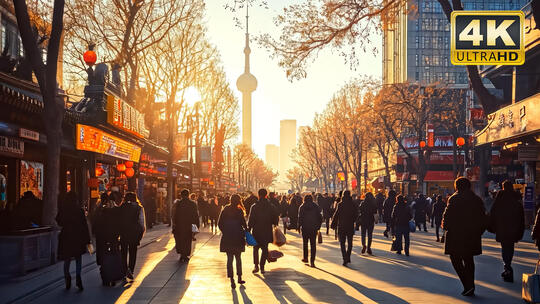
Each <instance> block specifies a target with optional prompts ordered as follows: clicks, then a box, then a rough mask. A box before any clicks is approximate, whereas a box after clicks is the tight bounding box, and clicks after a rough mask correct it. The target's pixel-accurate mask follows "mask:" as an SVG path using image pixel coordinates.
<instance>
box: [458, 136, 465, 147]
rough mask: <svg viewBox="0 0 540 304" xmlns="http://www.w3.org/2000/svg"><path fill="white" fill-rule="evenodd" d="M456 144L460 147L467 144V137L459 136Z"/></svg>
mask: <svg viewBox="0 0 540 304" xmlns="http://www.w3.org/2000/svg"><path fill="white" fill-rule="evenodd" d="M456 144H457V145H458V146H459V147H461V146H463V145H465V138H463V137H458V138H457V139H456Z"/></svg>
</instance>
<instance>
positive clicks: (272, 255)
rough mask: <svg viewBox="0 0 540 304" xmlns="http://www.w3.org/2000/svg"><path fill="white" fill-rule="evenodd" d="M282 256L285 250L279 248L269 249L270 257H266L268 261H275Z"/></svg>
mask: <svg viewBox="0 0 540 304" xmlns="http://www.w3.org/2000/svg"><path fill="white" fill-rule="evenodd" d="M282 256H283V252H281V251H279V250H270V251H268V258H266V260H267V261H268V262H275V261H277V259H279V258H280V257H282Z"/></svg>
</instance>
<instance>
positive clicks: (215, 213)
mask: <svg viewBox="0 0 540 304" xmlns="http://www.w3.org/2000/svg"><path fill="white" fill-rule="evenodd" d="M208 210H209V212H208V215H209V216H210V218H211V219H216V220H217V219H218V218H219V213H220V212H221V206H219V205H216V204H215V203H210V205H209V206H208Z"/></svg>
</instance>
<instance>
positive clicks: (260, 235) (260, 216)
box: [248, 189, 279, 273]
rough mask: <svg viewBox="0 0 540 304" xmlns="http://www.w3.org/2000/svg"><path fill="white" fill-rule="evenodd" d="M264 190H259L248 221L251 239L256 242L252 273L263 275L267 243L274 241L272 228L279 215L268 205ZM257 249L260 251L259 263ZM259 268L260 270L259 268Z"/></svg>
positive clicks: (276, 222) (266, 193)
mask: <svg viewBox="0 0 540 304" xmlns="http://www.w3.org/2000/svg"><path fill="white" fill-rule="evenodd" d="M267 195H268V192H267V191H266V189H260V190H259V200H258V201H257V202H256V203H255V204H254V205H253V206H251V210H250V212H249V219H248V229H249V230H250V231H252V234H253V237H254V238H255V240H256V241H257V246H253V264H255V268H254V269H253V273H257V272H259V269H260V271H261V273H264V265H265V264H266V260H267V258H268V243H271V242H272V240H273V239H274V235H273V231H272V226H273V225H276V226H277V224H278V220H279V213H278V211H277V210H276V209H275V208H274V207H273V206H272V204H270V202H269V201H268V199H267V198H266V196H267ZM259 249H261V250H262V253H261V259H260V261H259ZM259 266H260V268H259Z"/></svg>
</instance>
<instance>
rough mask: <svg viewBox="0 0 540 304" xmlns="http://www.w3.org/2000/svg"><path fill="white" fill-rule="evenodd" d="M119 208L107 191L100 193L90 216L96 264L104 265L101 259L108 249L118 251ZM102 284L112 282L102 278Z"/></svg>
mask: <svg viewBox="0 0 540 304" xmlns="http://www.w3.org/2000/svg"><path fill="white" fill-rule="evenodd" d="M118 212H119V209H118V207H116V205H115V203H114V201H113V200H111V199H110V198H109V196H108V195H107V193H105V192H104V193H102V194H101V196H100V200H99V205H98V207H97V208H96V210H95V211H94V215H93V217H92V233H93V234H94V236H95V238H96V264H98V265H100V266H101V267H104V263H103V259H104V256H105V254H106V252H107V251H108V250H110V251H111V252H115V253H119V252H120V225H119V223H118V217H119V213H118ZM102 279H103V286H111V285H113V284H114V282H109V281H108V280H107V279H105V278H103V277H102Z"/></svg>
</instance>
